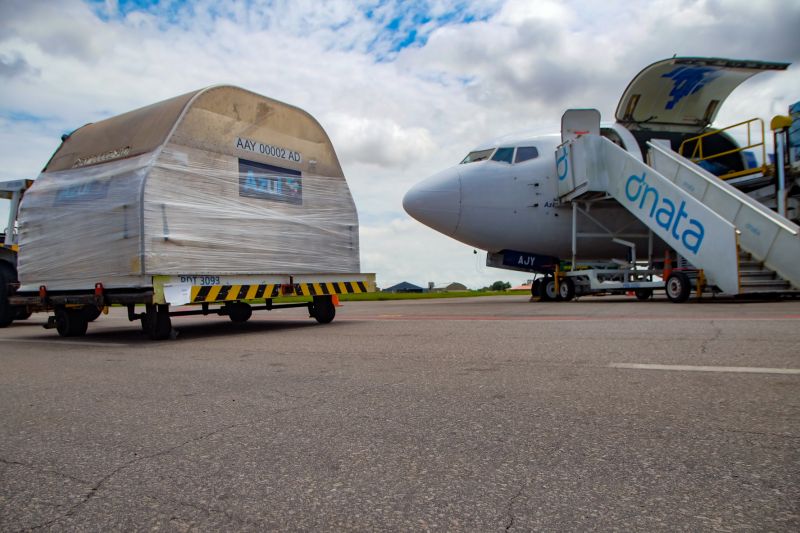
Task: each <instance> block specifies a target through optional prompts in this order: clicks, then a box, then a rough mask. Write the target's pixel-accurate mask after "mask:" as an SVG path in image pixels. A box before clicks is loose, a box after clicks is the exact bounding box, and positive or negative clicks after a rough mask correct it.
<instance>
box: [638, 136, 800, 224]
mask: <svg viewBox="0 0 800 533" xmlns="http://www.w3.org/2000/svg"><path fill="white" fill-rule="evenodd" d="M647 146H648V147H649V148H651V149H655V150H656V151H657V152H660V153H661V154H662V155H665V156H667V157H668V158H670V159H672V160H673V161H675V162H676V163H677V164H679V165H680V166H682V167H684V168H687V169H689V170H691V171H692V172H694V173H695V174H697V175H699V176H702V177H703V178H704V179H705V180H706V182H707V183H709V184H710V185H712V186H713V187H716V188H717V189H718V190H720V191H722V192H724V193H725V194H727V195H728V196H732V197H734V198H736V199H737V200H739V201H742V200H744V199H745V198H746V199H747V203H748V205H750V206H751V207H754V208H756V209H758V211H759V212H760V213H761V214H763V215H764V216H766V217H767V218H769V219H770V220H771V221H772V222H774V223H775V224H777V225H778V226H780V227H781V228H783V229H785V230H786V231H788V232H789V233H791V234H792V235H797V234H798V231H797V230H798V228H797V226H794V224H792V225H791V226H790V225H789V224H791V222H790V223H789V224H786V222H787V221H786V220H785V219H784V218H783V217H781V216H780V215H778V214H777V213H775V212H774V211H772V210H771V209H769V208H768V207H765V206H764V205H763V204H761V202H759V201H757V200H753V199H752V198H750V197H749V196H747V195H746V194H744V193H740V192H739V191H738V190H737V189H734V188H733V186H732V185H729V184H727V183H725V182H724V181H722V180H720V179H719V178H718V177H717V176H715V175H714V174H711V173H710V172H708V171H707V170H705V169H704V168H702V167H697V168H692V167H689V166H687V165H686V163H684V162H683V161H681V159H685V158H684V157H683V156H681V155H680V154H676V153H675V152H674V151H673V150H667V149H665V148H663V147H661V146H659V145H657V144H654V143H652V142H650V141H647ZM676 156H678V157H676ZM731 189H733V190H731ZM737 193H739V194H741V196H739V194H737ZM742 197H744V198H742Z"/></svg>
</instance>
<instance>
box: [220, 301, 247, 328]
mask: <svg viewBox="0 0 800 533" xmlns="http://www.w3.org/2000/svg"><path fill="white" fill-rule="evenodd" d="M225 309H226V310H227V311H228V318H230V319H231V322H237V323H242V322H247V321H248V320H250V317H251V316H253V308H252V307H250V305H249V304H246V303H243V302H233V303H229V304H227V305H226V306H225Z"/></svg>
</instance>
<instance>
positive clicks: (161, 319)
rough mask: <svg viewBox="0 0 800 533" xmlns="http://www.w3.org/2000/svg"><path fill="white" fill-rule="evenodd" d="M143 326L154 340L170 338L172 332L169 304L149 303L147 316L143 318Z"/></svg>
mask: <svg viewBox="0 0 800 533" xmlns="http://www.w3.org/2000/svg"><path fill="white" fill-rule="evenodd" d="M142 327H143V328H144V331H145V333H147V336H148V337H150V338H151V339H152V340H154V341H163V340H165V339H168V338H169V336H170V333H172V321H171V320H170V318H169V305H148V306H147V311H145V316H144V318H142Z"/></svg>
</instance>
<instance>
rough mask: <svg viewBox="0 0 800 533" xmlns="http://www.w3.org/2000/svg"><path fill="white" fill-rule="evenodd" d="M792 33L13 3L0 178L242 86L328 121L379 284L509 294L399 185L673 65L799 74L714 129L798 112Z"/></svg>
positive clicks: (741, 22)
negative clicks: (792, 107) (663, 62)
mask: <svg viewBox="0 0 800 533" xmlns="http://www.w3.org/2000/svg"><path fill="white" fill-rule="evenodd" d="M797 28H800V2H798V1H781V0H776V1H768V0H759V1H757V2H756V1H753V0H726V1H722V0H652V1H644V0H642V1H635V2H631V1H630V0H627V1H617V0H605V1H602V2H598V1H590V0H586V1H577V0H575V1H569V0H558V1H550V0H535V1H534V0H520V1H517V0H508V1H503V0H478V1H471V0H430V1H421V0H411V1H402V0H370V1H359V0H355V1H339V0H332V1H324V0H291V1H289V0H287V1H282V0H274V1H273V0H243V1H226V0H196V1H185V0H167V1H164V2H158V1H152V0H150V1H148V0H138V1H125V0H106V1H94V0H88V1H81V0H52V1H37V0H0V169H1V170H0V180H6V179H18V178H23V177H28V178H30V177H36V176H37V175H38V173H39V171H40V170H41V168H42V167H43V166H44V164H45V163H46V162H47V160H48V159H49V157H50V155H51V154H52V153H53V151H54V150H55V149H56V148H57V147H58V145H59V139H60V137H61V135H62V134H64V133H67V132H70V131H72V130H74V129H76V128H78V127H80V126H82V125H84V124H86V123H88V122H97V121H99V120H102V119H103V118H107V117H109V116H113V115H116V114H119V113H123V112H125V111H129V110H131V109H135V108H138V107H142V106H144V105H148V104H151V103H154V102H157V101H160V100H163V99H166V98H169V97H172V96H176V95H179V94H183V93H186V92H189V91H192V90H196V89H199V88H202V87H205V86H209V85H214V84H232V85H238V86H240V87H243V88H246V89H249V90H251V91H254V92H256V93H260V94H263V95H265V96H269V97H271V98H274V99H277V100H281V101H284V102H287V103H289V104H292V105H295V106H298V107H300V108H302V109H305V110H306V111H308V112H309V113H311V114H312V115H313V116H314V117H315V118H316V119H317V120H318V121H319V122H320V123H321V124H322V126H323V127H324V128H325V130H326V132H327V133H328V135H329V136H330V137H331V140H332V141H333V145H334V147H335V149H336V152H337V155H338V157H339V160H340V162H341V165H342V168H343V169H344V173H345V176H346V177H347V180H348V184H349V186H350V190H351V192H352V194H353V197H354V199H355V202H356V206H357V209H358V213H359V220H360V237H361V268H362V271H363V272H374V273H376V274H377V282H378V286H380V287H388V286H390V285H392V284H395V283H398V282H400V281H409V282H412V283H415V284H418V285H423V286H426V285H427V283H428V282H434V283H435V284H436V285H444V284H447V283H450V282H453V281H458V282H461V283H464V284H466V285H467V286H468V287H470V288H479V287H482V286H485V285H489V284H491V283H492V282H493V281H496V280H504V281H510V282H511V283H512V284H516V283H518V282H521V281H523V280H525V279H526V278H528V277H530V276H529V275H527V274H525V273H516V272H511V271H506V270H497V269H493V268H488V267H486V266H485V253H484V252H481V251H480V250H479V251H478V253H477V254H476V253H474V250H473V249H472V248H471V247H468V246H466V245H464V244H461V243H459V242H457V241H454V240H452V239H450V238H448V237H445V236H443V235H441V234H439V233H437V232H435V231H434V230H432V229H429V228H427V227H425V226H423V225H422V224H420V223H419V222H417V221H415V220H413V219H411V218H410V217H409V216H408V215H406V214H405V212H404V211H403V208H402V198H403V195H404V193H405V192H406V191H407V190H408V189H409V188H410V187H411V186H412V185H413V184H414V183H416V182H418V181H420V180H422V179H423V178H425V177H427V176H429V175H431V174H433V173H435V172H437V171H439V170H442V169H443V168H446V167H448V166H451V165H454V164H456V163H458V162H459V161H460V160H461V159H462V158H463V156H464V155H466V154H467V153H468V152H469V151H470V150H471V149H472V148H473V147H475V146H476V145H478V144H479V143H481V142H482V141H484V140H486V139H491V138H495V137H499V136H501V135H505V134H509V133H516V132H557V131H558V130H559V123H560V118H561V114H562V113H563V111H564V110H565V109H567V108H570V107H594V108H597V109H598V110H600V112H601V115H602V117H603V119H604V120H608V121H611V120H613V113H614V110H615V108H616V104H617V102H618V100H619V98H620V96H621V94H622V92H623V91H624V90H625V87H626V86H627V84H628V82H629V81H630V80H631V79H632V78H633V77H634V76H635V75H636V74H637V73H638V72H639V71H640V70H641V69H643V68H644V67H645V66H647V65H649V64H650V63H653V62H655V61H658V60H660V59H665V58H668V57H672V56H673V55H678V56H715V57H728V58H738V59H761V60H768V61H786V62H791V63H793V64H792V66H791V67H790V68H789V69H788V70H787V71H785V72H779V73H765V74H760V75H758V76H755V77H754V78H752V79H750V80H748V81H747V82H745V83H744V84H743V85H742V86H741V87H739V88H738V89H736V90H735V91H734V93H733V94H732V95H731V97H730V98H729V99H728V100H727V101H726V102H725V104H724V105H723V107H722V109H721V111H720V113H719V115H718V117H717V124H721V125H728V124H732V123H734V122H738V121H740V120H742V119H745V118H752V117H761V118H763V119H765V120H767V121H769V119H770V118H771V117H772V116H774V115H776V114H786V113H787V108H788V105H789V104H790V103H793V102H795V101H798V100H800V37H798V34H797ZM2 209H3V208H2V207H0V217H2V218H0V220H3V221H5V220H6V215H5V212H4V211H2ZM3 225H5V224H3Z"/></svg>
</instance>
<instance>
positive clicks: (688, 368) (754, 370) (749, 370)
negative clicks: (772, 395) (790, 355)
mask: <svg viewBox="0 0 800 533" xmlns="http://www.w3.org/2000/svg"><path fill="white" fill-rule="evenodd" d="M608 366H610V367H611V368H630V369H635V370H678V371H683V372H739V373H744V374H800V368H759V367H754V366H692V365H656V364H646V363H610V364H609V365H608Z"/></svg>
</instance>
